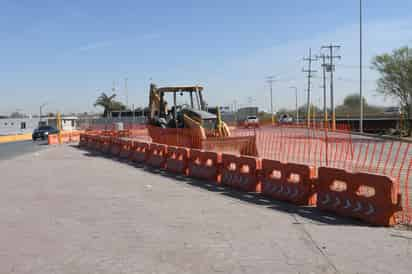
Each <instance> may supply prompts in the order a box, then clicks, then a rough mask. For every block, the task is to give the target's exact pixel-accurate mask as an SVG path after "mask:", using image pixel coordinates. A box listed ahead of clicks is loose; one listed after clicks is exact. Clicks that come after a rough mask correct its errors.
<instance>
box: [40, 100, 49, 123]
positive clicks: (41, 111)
mask: <svg viewBox="0 0 412 274" xmlns="http://www.w3.org/2000/svg"><path fill="white" fill-rule="evenodd" d="M46 105H47V103H43V104H41V105H40V117H39V118H40V122H41V121H43V119H42V116H43V108H44V107H45V106H46Z"/></svg>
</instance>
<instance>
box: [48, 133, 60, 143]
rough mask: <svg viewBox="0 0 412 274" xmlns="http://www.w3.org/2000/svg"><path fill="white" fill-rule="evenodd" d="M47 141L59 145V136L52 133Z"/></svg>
mask: <svg viewBox="0 0 412 274" xmlns="http://www.w3.org/2000/svg"><path fill="white" fill-rule="evenodd" d="M47 143H48V144H49V145H58V144H59V136H58V135H57V134H50V135H49V136H47Z"/></svg>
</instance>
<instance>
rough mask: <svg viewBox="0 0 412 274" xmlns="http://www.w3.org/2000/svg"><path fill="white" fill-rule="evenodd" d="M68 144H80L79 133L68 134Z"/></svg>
mask: <svg viewBox="0 0 412 274" xmlns="http://www.w3.org/2000/svg"><path fill="white" fill-rule="evenodd" d="M70 142H71V143H79V142H80V132H78V131H73V132H70Z"/></svg>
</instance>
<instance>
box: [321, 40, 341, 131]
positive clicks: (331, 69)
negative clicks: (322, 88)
mask: <svg viewBox="0 0 412 274" xmlns="http://www.w3.org/2000/svg"><path fill="white" fill-rule="evenodd" d="M322 49H328V50H329V55H327V58H328V59H329V64H327V66H326V71H327V72H330V108H331V109H332V130H336V112H335V99H334V90H333V88H334V86H333V72H334V70H335V64H334V60H335V59H340V58H341V57H340V56H338V55H334V54H333V51H334V50H335V49H340V46H338V45H333V44H330V45H329V46H323V47H322Z"/></svg>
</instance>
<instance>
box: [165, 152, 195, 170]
mask: <svg viewBox="0 0 412 274" xmlns="http://www.w3.org/2000/svg"><path fill="white" fill-rule="evenodd" d="M189 152H190V150H189V149H188V148H184V147H172V146H168V147H167V157H166V169H167V170H168V171H171V172H174V173H179V174H185V175H187V174H188V173H187V164H188V160H189V155H190V153H189Z"/></svg>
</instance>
